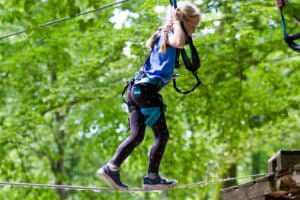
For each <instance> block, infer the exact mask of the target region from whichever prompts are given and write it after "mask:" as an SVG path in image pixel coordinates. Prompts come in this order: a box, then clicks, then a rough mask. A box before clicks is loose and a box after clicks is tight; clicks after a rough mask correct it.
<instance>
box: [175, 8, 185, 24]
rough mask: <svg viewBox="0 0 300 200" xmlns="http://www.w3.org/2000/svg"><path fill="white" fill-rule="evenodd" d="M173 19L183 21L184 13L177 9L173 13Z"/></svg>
mask: <svg viewBox="0 0 300 200" xmlns="http://www.w3.org/2000/svg"><path fill="white" fill-rule="evenodd" d="M172 18H173V19H174V20H178V21H182V20H183V14H182V12H181V11H180V9H179V8H176V9H175V10H174V11H173V15H172Z"/></svg>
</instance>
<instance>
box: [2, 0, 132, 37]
mask: <svg viewBox="0 0 300 200" xmlns="http://www.w3.org/2000/svg"><path fill="white" fill-rule="evenodd" d="M126 1H129V0H122V1H117V2H115V3H111V4H107V5H104V6H102V7H99V8H97V9H93V10H89V11H85V12H82V13H79V14H77V15H75V16H74V17H65V18H61V19H57V20H54V21H51V22H47V23H44V24H41V25H40V26H39V27H40V28H43V27H46V26H50V25H53V24H57V23H60V22H64V21H67V20H70V19H74V18H76V17H79V16H82V15H86V14H89V13H92V12H96V11H101V10H103V9H106V8H109V7H112V6H115V5H118V4H122V3H125V2H126ZM25 32H26V30H25V29H24V30H21V31H18V32H15V33H10V34H7V35H2V36H0V39H4V38H8V37H11V36H15V35H19V34H21V33H25Z"/></svg>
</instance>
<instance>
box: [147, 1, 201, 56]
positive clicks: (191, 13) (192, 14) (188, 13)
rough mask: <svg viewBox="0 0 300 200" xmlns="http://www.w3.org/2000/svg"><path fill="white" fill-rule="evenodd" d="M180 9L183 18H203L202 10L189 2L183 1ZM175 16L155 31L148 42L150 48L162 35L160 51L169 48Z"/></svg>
mask: <svg viewBox="0 0 300 200" xmlns="http://www.w3.org/2000/svg"><path fill="white" fill-rule="evenodd" d="M178 9H179V10H180V11H181V13H182V16H183V20H184V21H190V20H192V19H195V18H199V20H201V13H200V10H199V9H198V8H197V7H196V6H195V5H193V4H192V3H189V2H181V3H180V4H179V6H178ZM173 24H174V18H173V15H171V16H170V17H169V20H168V23H167V24H166V25H165V26H164V27H162V28H161V29H160V30H159V31H157V32H155V33H154V34H153V35H152V36H151V37H150V38H149V39H148V40H147V42H146V46H147V47H148V48H150V49H153V46H154V43H155V41H156V39H157V38H158V37H159V36H161V37H162V38H163V42H162V44H161V46H160V48H159V52H160V53H161V52H166V49H167V40H168V32H169V31H170V30H173Z"/></svg>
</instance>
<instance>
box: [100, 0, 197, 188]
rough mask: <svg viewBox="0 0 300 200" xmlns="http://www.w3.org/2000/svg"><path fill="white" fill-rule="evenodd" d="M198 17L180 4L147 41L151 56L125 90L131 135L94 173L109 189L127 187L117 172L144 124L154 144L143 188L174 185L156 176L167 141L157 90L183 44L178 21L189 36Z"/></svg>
mask: <svg viewBox="0 0 300 200" xmlns="http://www.w3.org/2000/svg"><path fill="white" fill-rule="evenodd" d="M200 17H201V16H200V11H199V10H198V9H197V7H195V6H194V5H193V4H191V3H188V2H184V3H182V4H180V5H179V7H178V8H176V9H173V10H172V14H171V17H170V19H169V20H168V23H167V25H165V26H164V27H163V28H162V29H160V30H159V31H158V32H156V33H155V34H153V35H152V37H151V38H150V39H149V40H148V41H147V46H148V47H149V48H150V49H151V53H150V55H149V57H148V58H147V60H146V61H145V63H144V66H143V67H142V69H141V70H140V71H139V72H138V73H136V76H135V79H134V82H132V84H131V85H130V86H129V88H128V95H127V104H128V108H129V112H130V121H129V124H130V128H131V135H130V136H129V137H128V138H127V139H126V140H125V141H124V142H123V143H122V144H121V145H120V146H119V147H118V149H117V150H116V152H115V154H114V156H113V157H112V159H111V160H110V161H109V162H108V163H107V164H106V165H104V166H103V167H102V168H100V169H99V170H98V171H97V174H98V175H99V176H100V177H101V178H102V179H103V180H104V181H105V182H107V183H108V184H109V185H110V186H112V187H113V188H115V189H120V190H126V189H127V188H128V187H127V185H125V184H124V183H122V181H121V180H120V174H119V170H120V167H121V164H122V163H123V162H124V160H125V159H126V158H127V157H128V156H129V155H130V154H131V152H132V151H133V150H134V148H135V147H136V146H137V145H139V144H140V143H141V142H142V141H143V139H144V135H145V129H146V125H148V126H149V127H151V128H152V130H153V132H154V136H155V142H154V144H153V146H152V148H151V151H150V158H149V166H148V172H147V176H146V177H144V181H143V188H144V189H149V190H160V189H167V188H170V187H173V186H174V185H176V183H177V181H176V180H168V179H165V178H163V177H161V176H160V175H159V166H160V163H161V159H162V157H163V154H164V151H165V147H166V144H167V142H168V139H169V131H168V128H167V124H166V118H165V114H164V107H165V105H164V104H163V100H162V96H161V95H160V94H159V90H160V89H161V88H162V87H163V86H164V85H165V84H167V83H168V82H169V81H170V80H171V79H172V77H173V71H174V66H175V60H176V49H177V48H178V49H181V48H183V47H184V45H185V43H186V38H185V37H186V36H185V33H184V31H183V29H182V26H181V22H183V24H184V27H185V28H186V31H187V33H188V35H189V36H191V35H192V34H193V33H194V32H195V29H196V27H197V25H198V24H199V22H200Z"/></svg>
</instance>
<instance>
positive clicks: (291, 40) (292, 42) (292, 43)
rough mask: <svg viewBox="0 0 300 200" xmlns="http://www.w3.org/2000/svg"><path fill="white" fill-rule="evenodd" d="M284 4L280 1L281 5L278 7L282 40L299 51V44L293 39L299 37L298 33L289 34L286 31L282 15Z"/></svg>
mask: <svg viewBox="0 0 300 200" xmlns="http://www.w3.org/2000/svg"><path fill="white" fill-rule="evenodd" d="M284 4H285V3H284V1H282V6H281V7H280V17H281V25H282V30H283V36H284V40H285V42H286V44H287V45H288V46H289V47H290V48H291V49H293V50H294V51H297V52H300V44H297V43H296V42H295V40H297V39H300V33H296V34H293V35H289V34H288V33H287V30H286V24H285V19H284V16H283V7H284Z"/></svg>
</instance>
